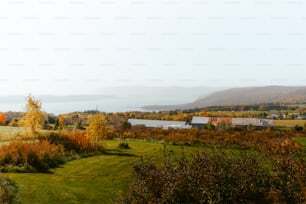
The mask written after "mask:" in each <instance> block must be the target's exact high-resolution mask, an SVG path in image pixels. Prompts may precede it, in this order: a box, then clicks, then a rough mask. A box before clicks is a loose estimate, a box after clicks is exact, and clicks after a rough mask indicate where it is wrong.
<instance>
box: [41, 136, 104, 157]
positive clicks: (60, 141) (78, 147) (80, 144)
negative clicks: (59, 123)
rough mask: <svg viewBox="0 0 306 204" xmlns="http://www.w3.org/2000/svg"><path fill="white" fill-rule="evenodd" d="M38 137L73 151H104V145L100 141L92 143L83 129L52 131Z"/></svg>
mask: <svg viewBox="0 0 306 204" xmlns="http://www.w3.org/2000/svg"><path fill="white" fill-rule="evenodd" d="M40 139H42V140H44V139H46V140H47V141H49V142H50V143H51V144H55V145H63V147H64V149H65V150H66V151H75V152H76V153H85V152H87V153H88V152H94V151H97V150H98V151H101V152H103V151H104V146H103V145H102V144H100V143H99V145H98V146H97V145H96V144H94V143H93V142H92V140H91V139H90V138H89V137H86V136H85V133H84V131H61V132H53V133H51V134H50V135H48V136H45V137H42V138H40Z"/></svg>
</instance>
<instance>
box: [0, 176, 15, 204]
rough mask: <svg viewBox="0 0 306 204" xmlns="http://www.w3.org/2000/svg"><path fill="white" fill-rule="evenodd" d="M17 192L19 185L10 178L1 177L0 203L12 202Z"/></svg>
mask: <svg viewBox="0 0 306 204" xmlns="http://www.w3.org/2000/svg"><path fill="white" fill-rule="evenodd" d="M16 194H17V186H16V185H15V183H14V182H13V181H12V180H10V179H9V178H0V203H12V202H13V201H14V200H15V198H16Z"/></svg>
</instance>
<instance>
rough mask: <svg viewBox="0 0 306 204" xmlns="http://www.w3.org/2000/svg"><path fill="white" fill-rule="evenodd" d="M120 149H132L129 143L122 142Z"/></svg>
mask: <svg viewBox="0 0 306 204" xmlns="http://www.w3.org/2000/svg"><path fill="white" fill-rule="evenodd" d="M119 148H121V149H130V146H129V143H127V142H120V143H119Z"/></svg>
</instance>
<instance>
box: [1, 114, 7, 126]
mask: <svg viewBox="0 0 306 204" xmlns="http://www.w3.org/2000/svg"><path fill="white" fill-rule="evenodd" d="M5 123H6V115H5V114H4V113H0V125H4V124H5Z"/></svg>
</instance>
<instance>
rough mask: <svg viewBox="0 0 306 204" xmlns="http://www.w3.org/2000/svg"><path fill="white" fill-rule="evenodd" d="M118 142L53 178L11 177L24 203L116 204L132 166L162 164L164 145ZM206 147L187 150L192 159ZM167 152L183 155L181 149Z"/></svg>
mask: <svg viewBox="0 0 306 204" xmlns="http://www.w3.org/2000/svg"><path fill="white" fill-rule="evenodd" d="M118 144H119V141H118V140H113V141H107V147H108V149H110V151H109V152H110V154H109V155H100V156H94V157H89V158H84V159H79V160H74V161H71V162H68V163H66V164H65V165H63V166H62V167H61V168H56V169H54V170H53V173H52V174H21V173H8V174H3V176H9V177H10V178H12V179H13V180H14V181H15V182H16V183H17V185H18V187H19V195H18V201H19V202H20V203H31V204H32V203H52V204H53V203H113V202H114V199H115V198H116V197H117V195H118V193H119V192H120V191H123V190H124V189H126V188H127V185H128V182H129V180H130V175H131V173H132V166H131V163H132V162H135V161H138V160H139V159H140V157H141V156H144V157H145V158H148V159H153V160H154V159H158V160H161V159H160V158H162V155H163V152H164V151H163V150H164V145H163V144H160V143H154V142H144V141H129V145H130V147H131V149H128V150H122V149H118V148H117V146H118ZM202 149H203V147H200V146H198V147H185V149H184V152H185V154H186V155H187V156H188V155H191V153H194V152H196V151H200V150H202ZM167 150H169V151H173V152H174V153H175V154H176V155H178V156H179V155H181V152H182V150H181V147H180V146H173V145H169V146H167Z"/></svg>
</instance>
